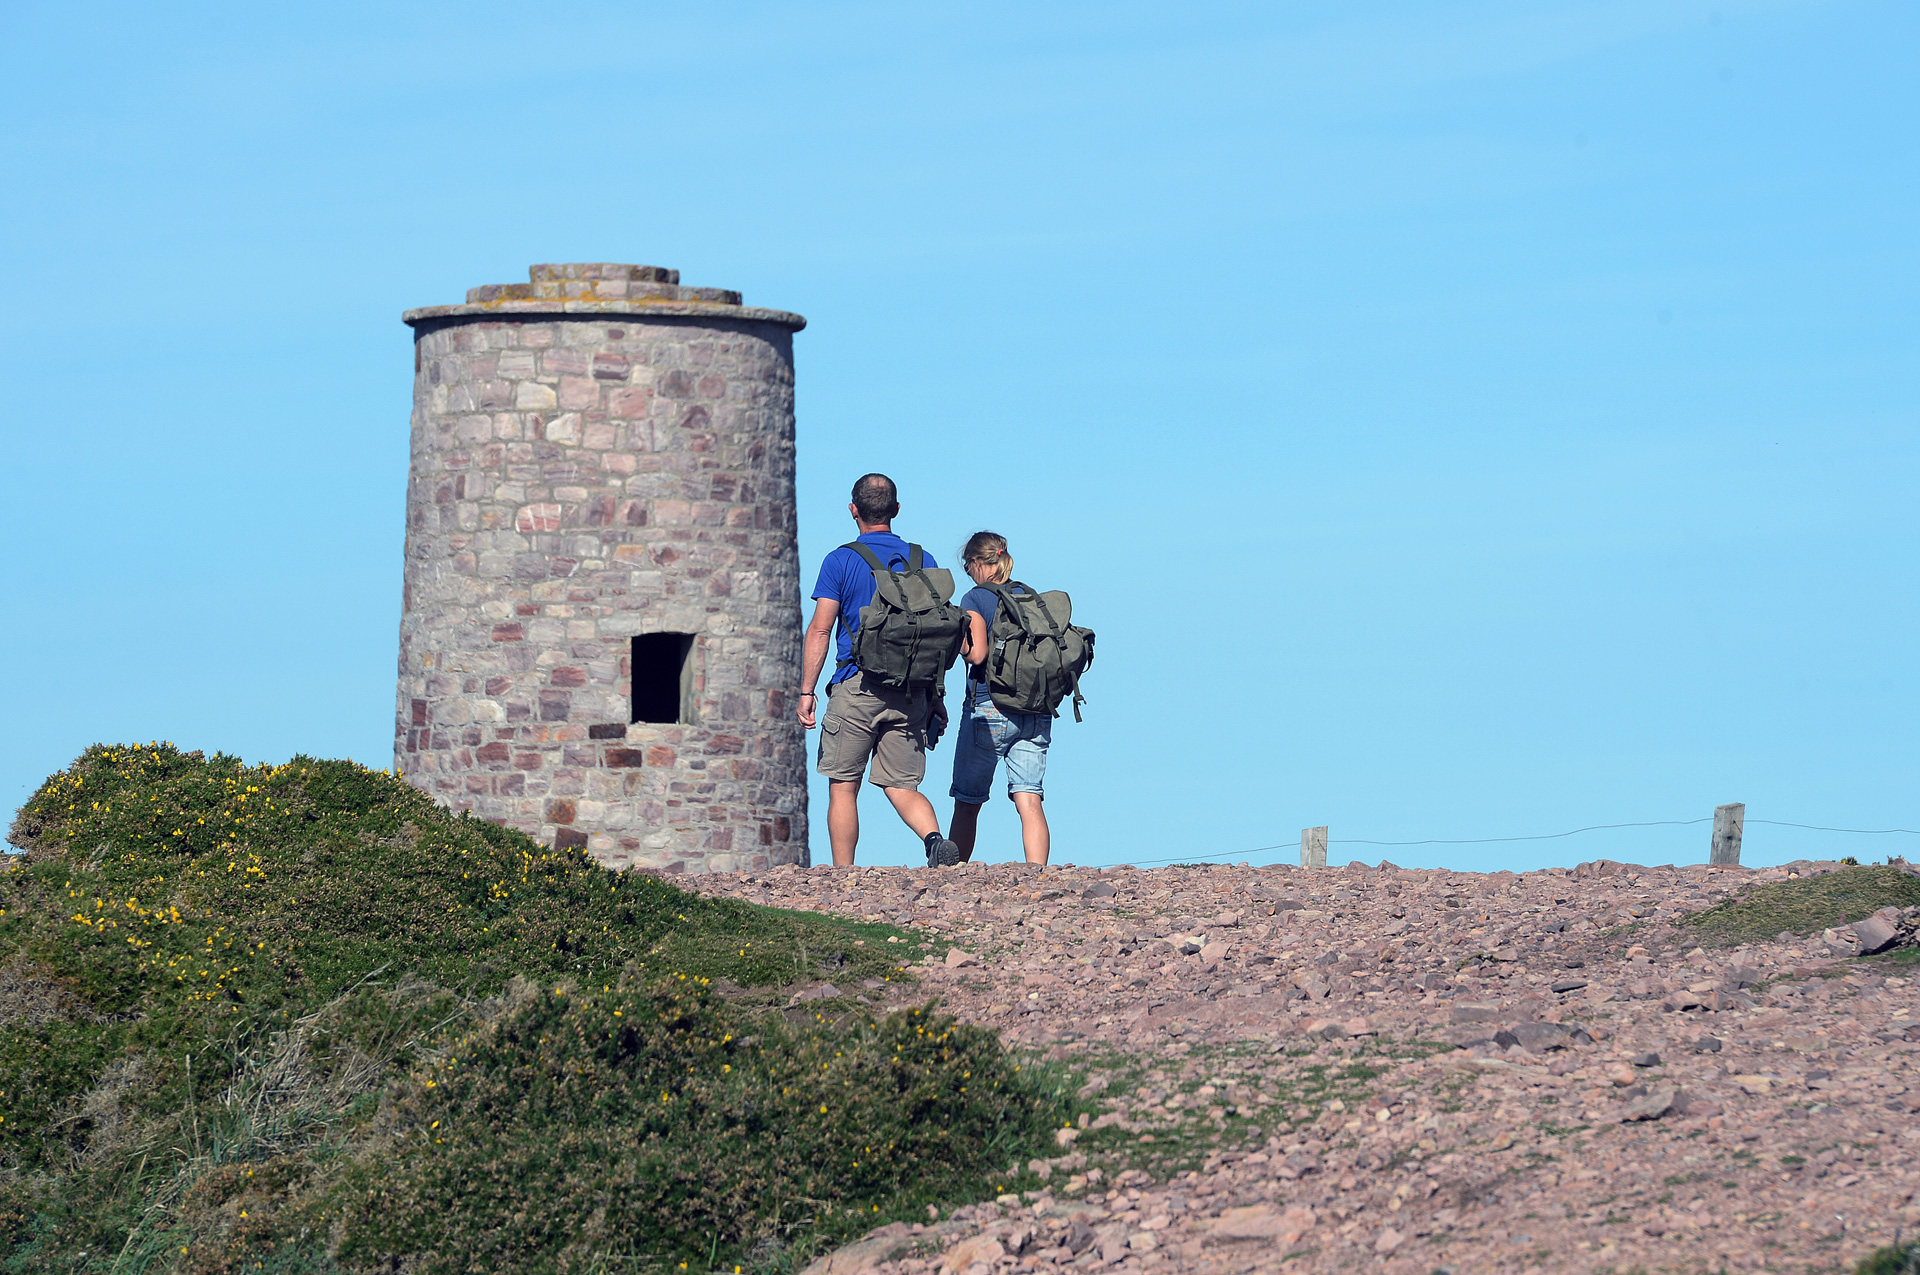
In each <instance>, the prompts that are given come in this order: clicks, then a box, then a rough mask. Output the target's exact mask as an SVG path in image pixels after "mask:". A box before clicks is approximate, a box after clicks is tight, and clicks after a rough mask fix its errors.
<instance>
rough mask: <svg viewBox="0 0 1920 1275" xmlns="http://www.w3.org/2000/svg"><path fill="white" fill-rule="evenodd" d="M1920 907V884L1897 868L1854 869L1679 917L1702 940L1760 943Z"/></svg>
mask: <svg viewBox="0 0 1920 1275" xmlns="http://www.w3.org/2000/svg"><path fill="white" fill-rule="evenodd" d="M1915 904H1920V879H1916V878H1914V877H1911V876H1908V875H1907V874H1906V873H1904V872H1902V871H1900V870H1899V869H1898V868H1888V867H1853V868H1840V869H1838V870H1837V871H1834V872H1823V873H1821V874H1820V875H1819V876H1811V877H1799V878H1796V879H1794V880H1792V881H1771V882H1768V883H1766V884H1765V885H1756V886H1753V887H1751V888H1750V889H1747V890H1745V891H1743V892H1742V893H1741V894H1739V895H1738V896H1737V897H1735V898H1731V899H1728V900H1727V901H1726V902H1725V903H1721V904H1718V905H1716V906H1714V907H1711V908H1708V909H1706V910H1705V911H1702V912H1694V913H1691V914H1689V915H1688V916H1685V917H1683V918H1681V924H1683V925H1688V926H1691V927H1693V929H1694V931H1695V934H1696V937H1697V938H1698V941H1699V942H1701V943H1713V944H1719V945H1723V946H1732V945H1734V944H1738V943H1758V942H1761V941H1763V940H1766V939H1770V938H1773V937H1774V936H1775V935H1777V934H1779V933H1780V932H1781V931H1783V930H1784V931H1787V932H1789V933H1792V934H1814V933H1817V932H1819V931H1820V930H1824V929H1826V928H1828V927H1829V926H1835V925H1845V924H1847V923H1849V922H1852V921H1858V920H1860V919H1862V918H1863V917H1867V916H1871V915H1872V914H1873V913H1875V912H1878V911H1879V910H1880V909H1881V908H1884V907H1889V906H1891V907H1901V908H1905V907H1912V906H1914V905H1915Z"/></svg>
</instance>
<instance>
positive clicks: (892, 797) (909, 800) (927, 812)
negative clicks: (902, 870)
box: [836, 788, 940, 863]
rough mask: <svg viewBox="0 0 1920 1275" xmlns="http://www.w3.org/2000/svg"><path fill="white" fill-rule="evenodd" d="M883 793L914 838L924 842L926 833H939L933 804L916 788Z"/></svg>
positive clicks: (937, 818)
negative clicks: (911, 831)
mask: <svg viewBox="0 0 1920 1275" xmlns="http://www.w3.org/2000/svg"><path fill="white" fill-rule="evenodd" d="M883 791H885V793H886V794H887V800H888V801H891V802H892V803H893V808H894V809H895V810H897V811H899V812H900V818H901V819H903V820H905V821H906V825H907V827H909V828H911V829H913V835H914V836H916V837H919V838H921V839H922V840H925V839H926V836H927V834H928V833H930V832H938V831H940V818H939V816H937V815H935V814H934V813H933V803H932V802H931V801H928V800H927V795H926V794H925V793H923V792H921V791H920V790H919V789H918V788H887V789H884V790H883ZM836 862H837V860H836ZM847 862H848V863H852V862H853V860H852V858H848V860H847Z"/></svg>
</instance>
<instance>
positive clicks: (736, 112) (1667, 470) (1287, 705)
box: [0, 0, 1920, 868]
mask: <svg viewBox="0 0 1920 1275" xmlns="http://www.w3.org/2000/svg"><path fill="white" fill-rule="evenodd" d="M1917 39H1920V11H1916V10H1914V9H1913V7H1912V6H1910V5H1898V4H1894V3H1878V2H1859V3H1731V2H1722V0H1712V2H1710V3H1705V4H1696V3H1689V2H1685V0H1682V2H1680V3H1675V2H1673V0H1662V2H1661V3H1632V2H1625V0H1609V2H1607V3H1560V4H1554V5H1542V4H1540V3H1538V2H1537V0H1531V2H1528V3H1479V4H1475V3H1462V4H1457V5H1448V6H1433V5H1416V4H1382V3H1356V4H1351V5H1342V6H1336V7H1334V8H1333V9H1328V7H1327V6H1322V5H1312V6H1309V5H1300V4H1279V5H1275V4H1260V5H1254V4H1247V5H1206V6H1195V5H1179V6H1175V5H1161V6H1145V5H1128V4H1115V3H1107V4H1100V5H1091V4H1088V5H1066V4H1062V5H1055V6H1046V7H1036V6H1013V5H1002V6H989V5H983V6H972V7H969V8H968V9H966V10H965V11H964V12H958V11H954V12H948V13H944V14H943V13H935V12H932V11H929V10H927V9H925V8H924V7H909V6H892V5H885V6H883V5H865V6H863V5H850V4H826V3H823V4H815V5H808V6H776V5H766V4H742V5H735V6H728V7H725V8H715V7H713V6H695V5H651V6H649V5H635V6H624V7H617V6H598V7H595V8H591V9H581V10H574V11H563V10H562V9H560V8H555V7H552V6H547V7H540V6H524V5H492V4H466V5H458V6H455V5H445V6H435V5H419V4H397V3H383V4H379V5H371V4H369V5H363V6H357V5H350V4H338V5H330V6H239V5H232V6H218V5H205V4H193V3H187V4H182V5H178V6H172V7H169V8H168V9H167V10H165V11H159V10H155V9H153V8H152V7H151V6H132V5H104V4H88V3H79V4H68V5H62V6H58V7H55V6H27V5H20V6H9V7H7V8H6V9H5V10H4V11H0V41H4V43H5V44H6V46H7V47H8V48H10V49H12V50H13V51H14V56H13V57H12V58H11V59H10V75H9V77H8V78H7V79H6V81H5V82H4V83H0V103H3V104H4V109H5V118H6V120H7V126H6V128H5V129H3V130H0V172H3V173H4V174H5V190H6V193H5V198H4V200H0V253H4V266H5V271H6V277H7V280H8V284H9V286H10V288H11V290H12V295H13V296H14V298H15V301H14V303H13V304H12V305H10V306H8V307H6V309H5V311H4V313H0V333H3V335H4V339H0V373H3V374H4V379H5V384H6V385H7V387H8V390H9V398H10V410H9V412H8V414H7V417H6V424H5V426H4V431H5V435H4V436H5V447H4V451H3V452H0V455H3V456H4V463H3V464H0V494H4V496H5V498H6V500H7V503H8V507H9V509H10V510H11V513H12V517H11V518H10V520H9V521H10V526H11V528H12V537H11V543H10V545H9V550H8V552H7V553H6V554H5V555H4V558H3V559H0V561H4V570H5V580H4V585H5V588H6V592H7V596H8V598H9V606H8V608H7V610H8V614H9V623H7V624H6V625H5V626H0V661H4V664H5V667H7V668H9V669H11V670H12V671H13V686H14V693H13V705H12V707H13V714H12V717H13V722H14V729H12V730H10V731H8V732H6V733H5V734H4V736H0V799H4V800H3V802H0V804H5V805H7V806H9V807H11V806H12V805H15V804H17V803H18V802H19V801H21V800H24V798H25V797H26V796H27V795H28V793H29V792H30V791H31V790H32V787H33V786H34V785H35V784H36V783H37V782H38V781H39V780H40V779H41V778H42V777H43V776H45V775H46V774H47V773H49V772H51V771H53V770H55V769H58V768H59V767H60V766H62V765H63V764H64V763H65V762H66V761H67V760H68V759H70V758H71V757H72V756H73V755H74V754H76V753H77V752H79V751H80V750H81V749H82V748H83V747H84V746H85V745H86V744H88V743H89V742H92V741H94V740H129V739H138V740H145V739H152V738H166V739H172V740H174V741H176V742H178V743H180V744H181V745H182V746H185V747H198V748H206V749H209V750H211V749H216V748H218V749H224V750H226V751H228V752H233V753H238V754H241V755H243V756H245V757H247V758H249V759H254V760H278V759H282V758H285V757H286V756H288V755H290V754H292V753H294V752H297V751H303V752H307V753H311V754H315V755H322V756H351V757H354V758H357V759H359V760H361V761H363V762H365V763H367V764H369V765H374V766H382V765H385V764H387V763H388V762H389V761H390V760H391V722H392V702H393V682H392V679H393V669H394V657H395V649H396V633H397V626H398V616H399V600H400V546H401V540H402V517H401V514H402V504H403V499H404V487H405V472H406V456H407V413H408V407H409V393H410V380H411V367H412V364H411V352H410V342H409V336H408V332H407V330H406V329H405V328H404V327H402V326H401V325H400V323H399V314H400V311H401V310H403V309H405V308H407V307H411V306H418V305H428V304H438V303H445V302H451V301H457V300H459V299H460V298H461V296H462V295H463V293H464V290H465V289H466V288H468V287H470V286H473V285H476V284H481V283H492V282H508V281H512V280H515V279H524V278H525V277H526V276H525V270H526V267H527V265H528V264H529V263H530V262H534V261H569V260H617V261H634V262H646V263H652V264H658V265H666V266H673V267H677V268H679V269H680V270H681V271H682V272H683V274H684V277H685V279H686V281H687V282H689V283H694V284H705V285H712V286H721V287H731V288H738V289H741V290H743V291H744V292H745V293H746V296H747V300H748V302H749V303H757V304H762V305H770V306H776V307H780V308H786V309H792V310H797V311H799V312H801V313H803V314H805V315H806V316H807V317H808V319H809V320H810V326H809V328H808V329H807V331H805V332H804V333H802V334H801V335H800V336H799V337H798V338H797V341H796V362H797V376H798V400H799V434H800V498H801V551H802V558H803V572H804V573H805V575H806V576H807V579H808V580H809V582H810V581H811V578H812V572H813V571H814V570H815V569H816V567H817V563H818V560H819V558H820V556H821V555H822V554H823V553H824V552H825V551H826V550H827V549H828V548H830V547H831V546H832V545H834V544H836V543H839V542H840V541H841V540H842V539H844V538H845V536H846V533H847V531H848V530H849V528H848V526H847V524H846V523H845V515H844V513H843V512H842V511H843V508H844V505H845V501H846V495H845V491H846V487H847V485H848V483H849V482H850V481H851V479H852V477H853V476H855V475H857V474H858V473H860V472H862V471H864V470H867V469H876V468H877V469H881V470H885V471H886V472H889V473H891V474H893V475H894V476H895V477H896V478H897V479H898V480H899V482H900V484H901V488H902V498H903V502H904V504H905V511H904V513H903V515H902V519H901V522H900V524H899V529H900V530H901V531H903V532H904V533H906V534H909V535H910V536H912V537H913V538H915V539H919V540H922V541H924V542H925V543H927V544H928V545H929V546H930V547H932V548H934V549H935V551H936V552H945V553H948V554H951V552H952V551H953V549H954V548H955V547H956V546H957V545H958V544H959V542H960V541H961V540H962V539H963V538H964V537H965V536H966V535H967V534H968V533H969V532H971V531H973V530H975V529H977V528H979V527H983V526H984V527H991V528H993V529H995V530H998V531H1002V532H1004V533H1005V534H1007V535H1008V536H1009V537H1010V539H1011V540H1012V542H1013V549H1014V553H1015V556H1016V558H1017V559H1018V562H1019V574H1020V575H1021V576H1022V577H1023V578H1026V579H1028V580H1031V581H1033V582H1034V583H1036V584H1041V585H1044V586H1046V587H1059V588H1066V589H1068V590H1070V591H1071V592H1072V593H1073V595H1074V598H1075V602H1076V608H1077V611H1078V614H1079V617H1080V618H1081V619H1082V620H1083V621H1084V622H1086V623H1088V624H1090V625H1091V626H1092V627H1094V628H1095V629H1097V630H1098V632H1099V634H1100V640H1099V660H1098V663H1097V664H1096V665H1095V668H1094V670H1093V671H1092V673H1091V674H1090V675H1089V678H1088V682H1087V691H1088V695H1089V700H1090V702H1089V705H1088V717H1087V721H1086V722H1085V723H1084V724H1081V725H1077V726H1076V725H1073V724H1072V723H1070V722H1066V723H1062V725H1061V726H1060V728H1059V730H1058V732H1057V742H1056V745H1055V748H1054V753H1053V762H1052V769H1051V771H1050V773H1049V780H1048V786H1049V796H1048V808H1049V811H1050V813H1051V815H1052V819H1053V822H1054V828H1055V858H1056V860H1059V861H1074V862H1081V863H1099V862H1116V861H1123V860H1124V861H1135V862H1142V861H1150V860H1160V859H1191V858H1199V857H1205V856H1217V857H1229V858H1231V857H1236V852H1237V851H1241V850H1245V851H1251V850H1252V849H1253V848H1255V847H1264V846H1272V845H1288V844H1291V843H1296V842H1297V839H1298V835H1299V829H1300V828H1301V827H1303V826H1306V825H1310V824H1322V823H1324V824H1327V825H1329V826H1330V827H1331V828H1332V836H1333V840H1334V846H1333V853H1332V858H1333V860H1334V861H1335V862H1339V861H1341V860H1342V859H1344V858H1346V857H1348V856H1352V857H1357V858H1362V859H1365V860H1367V861H1369V862H1375V861H1378V859H1380V858H1381V857H1382V856H1383V855H1384V856H1386V857H1388V858H1391V859H1392V860H1393V861H1394V862H1397V863H1401V864H1447V865H1450V866H1456V867H1463V868H1494V867H1514V868H1520V867H1530V866H1541V865H1544V864H1551V863H1572V862H1575V861H1578V860H1581V859H1588V858H1594V857H1599V856H1603V855H1604V856H1610V857H1614V858H1622V859H1628V860H1635V861H1640V862H1693V861H1698V860H1700V859H1702V858H1704V855H1705V851H1706V845H1707V830H1706V826H1705V825H1694V826H1686V827H1661V828H1643V829H1628V830H1619V831H1614V832H1596V833H1588V834H1584V835H1582V836H1579V837H1573V838H1567V839H1564V840H1560V841H1552V842H1528V843H1505V844H1493V845H1483V846H1464V847H1447V846H1426V847H1394V848H1381V847H1372V846H1360V845H1354V844H1351V841H1352V839H1356V838H1358V839H1368V840H1381V841H1408V840H1419V839H1425V838H1476V837H1501V836H1516V835H1525V834H1537V833H1548V832H1558V831H1562V830H1565V829H1570V828H1575V827H1579V826H1583V825H1588V824H1601V823H1622V822H1632V821H1647V820H1689V819H1697V818H1704V817H1706V816H1708V815H1710V813H1711V811H1712V808H1713V806H1714V805H1716V804H1717V803H1720V802H1724V801H1744V802H1746V803H1747V807H1748V810H1747V813H1748V818H1749V820H1750V821H1758V820H1761V819H1774V820H1780V821H1786V822H1797V823H1807V824H1821V825H1836V826H1843V827H1849V828H1890V827H1904V828H1920V801H1917V800H1916V799H1917V798H1920V782H1917V779H1920V776H1916V753H1915V748H1916V735H1915V720H1916V710H1920V674H1917V673H1916V670H1915V661H1914V647H1915V644H1914V639H1913V635H1914V632H1915V627H1916V620H1920V606H1916V601H1915V598H1916V589H1915V586H1916V583H1920V580H1916V574H1917V571H1916V566H1915V562H1916V555H1915V549H1916V525H1915V522H1916V518H1915V512H1914V511H1915V508H1916V506H1920V499H1916V497H1917V496H1920V482H1917V481H1916V474H1917V473H1920V466H1917V464H1916V462H1920V441H1917V440H1920V432H1917V431H1916V429H1915V426H1916V415H1917V408H1920V393H1916V391H1917V390H1920V383H1917V378H1916V362H1915V352H1916V349H1920V345H1917V344H1916V336H1917V335H1920V333H1917V332H1916V327H1917V326H1920V325H1917V324H1916V317H1917V316H1916V302H1915V297H1916V296H1917V295H1920V288H1916V284H1920V269H1916V265H1917V263H1920V254H1916V249H1915V227H1916V224H1917V223H1916V217H1915V213H1916V199H1915V196H1916V186H1917V184H1920V177H1917V175H1920V155H1916V150H1917V149H1920V145H1917V144H1916V132H1915V129H1914V127H1913V123H1914V120H1915V119H1916V118H1920V100H1917V99H1920V89H1917V88H1916V83H1920V81H1916V79H1915V77H1914V76H1913V75H1912V73H1911V51H1912V49H1913V48H1914V47H1916V41H1917ZM949 765H950V762H949V761H948V759H947V757H946V755H945V753H944V752H942V753H936V754H935V756H934V758H933V761H932V765H931V768H930V779H929V784H928V788H929V790H930V791H931V792H933V793H934V794H935V795H936V797H940V796H943V794H944V792H945V787H946V785H945V779H946V775H947V770H948V767H949ZM869 803H870V804H869V807H868V809H867V819H866V837H865V844H864V845H863V847H862V860H863V861H869V862H882V863H885V862H907V861H908V860H909V858H910V857H911V856H912V854H913V853H914V852H915V851H916V849H917V847H916V845H915V843H913V842H912V841H911V840H910V839H908V836H907V834H905V833H904V832H901V831H899V830H898V829H897V828H896V827H895V826H894V824H893V822H892V818H891V815H890V814H888V813H887V812H886V810H885V808H884V806H883V805H882V804H881V803H880V802H879V801H878V799H877V798H875V797H873V796H872V795H871V794H870V795H869ZM937 804H939V805H940V806H941V807H942V808H943V809H944V806H945V803H944V801H943V800H942V801H940V802H938V803H937ZM815 807H816V811H817V812H819V811H823V810H824V795H823V794H818V793H816V797H815ZM983 838H984V840H983V848H984V850H985V853H986V854H987V855H988V856H989V857H1017V838H1016V834H1015V832H1014V828H1013V824H1012V820H1011V812H1010V811H1009V810H1008V809H1007V803H1005V802H1004V801H1000V800H996V802H995V803H994V804H993V805H992V806H990V807H989V811H988V816H987V818H986V819H985V820H984V821H983ZM1343 839H1344V840H1346V841H1347V844H1343ZM1917 842H1920V838H1916V837H1907V836H1886V837H1850V836H1838V835H1836V834H1830V833H1816V832H1807V831H1801V830H1795V829H1787V828H1779V827H1775V826H1771V825H1762V824H1759V823H1757V822H1750V823H1749V826H1748V831H1747V854H1746V858H1747V861H1748V862H1758V863H1766V862H1778V861H1782V860H1785V859H1791V858H1796V857H1800V856H1816V857H1818V856H1832V855H1838V854H1846V853H1853V854H1858V855H1860V856H1861V857H1862V858H1866V857H1868V856H1869V855H1871V856H1874V857H1876V858H1877V857H1881V856H1884V855H1885V854H1889V853H1896V852H1900V851H1903V850H1905V851H1909V852H1911V851H1912V849H1913V848H1914V847H1915V845H1916V843H1917ZM824 843H825V836H824V827H823V826H822V827H820V828H818V829H817V830H816V834H815V853H816V856H817V857H824V853H825V845H824ZM1250 857H1252V858H1253V859H1254V860H1255V861H1264V860H1267V859H1271V858H1277V857H1282V856H1281V855H1280V854H1278V853H1268V854H1262V855H1252V856H1250Z"/></svg>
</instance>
